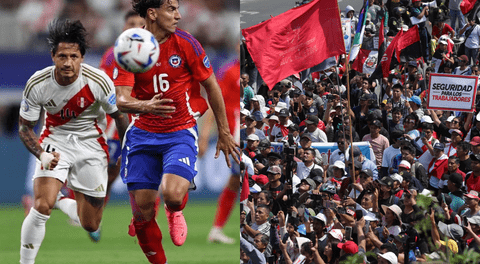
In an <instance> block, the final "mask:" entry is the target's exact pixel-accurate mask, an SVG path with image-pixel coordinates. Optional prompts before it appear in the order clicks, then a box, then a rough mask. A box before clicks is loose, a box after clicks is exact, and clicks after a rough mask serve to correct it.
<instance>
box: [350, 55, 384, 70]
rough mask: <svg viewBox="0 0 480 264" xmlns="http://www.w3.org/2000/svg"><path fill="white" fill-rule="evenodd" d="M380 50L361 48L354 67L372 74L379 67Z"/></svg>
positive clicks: (353, 64)
mask: <svg viewBox="0 0 480 264" xmlns="http://www.w3.org/2000/svg"><path fill="white" fill-rule="evenodd" d="M377 60H378V51H376V50H365V49H360V52H359V53H358V56H357V58H356V59H355V61H354V62H353V63H352V69H354V70H356V71H358V72H361V73H368V74H372V73H373V72H374V71H375V68H376V67H377Z"/></svg>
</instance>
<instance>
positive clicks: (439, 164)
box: [427, 154, 448, 179]
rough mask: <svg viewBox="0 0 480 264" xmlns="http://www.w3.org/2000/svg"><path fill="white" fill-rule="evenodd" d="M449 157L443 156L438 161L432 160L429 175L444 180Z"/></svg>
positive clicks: (429, 165)
mask: <svg viewBox="0 0 480 264" xmlns="http://www.w3.org/2000/svg"><path fill="white" fill-rule="evenodd" d="M447 165H448V157H447V155H445V154H443V155H442V156H441V157H440V158H438V159H432V161H430V164H428V172H427V173H428V175H429V176H434V177H437V178H438V179H442V176H443V173H444V172H445V171H447V170H448V167H447Z"/></svg>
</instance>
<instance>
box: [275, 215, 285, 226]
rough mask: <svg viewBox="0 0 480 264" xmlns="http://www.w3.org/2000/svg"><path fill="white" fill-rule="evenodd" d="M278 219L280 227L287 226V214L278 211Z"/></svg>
mask: <svg viewBox="0 0 480 264" xmlns="http://www.w3.org/2000/svg"><path fill="white" fill-rule="evenodd" d="M277 218H278V224H279V226H285V213H284V212H283V211H278V213H277Z"/></svg>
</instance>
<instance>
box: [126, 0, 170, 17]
mask: <svg viewBox="0 0 480 264" xmlns="http://www.w3.org/2000/svg"><path fill="white" fill-rule="evenodd" d="M167 1H169V0H167ZM164 3H165V0H133V1H132V7H133V10H135V12H137V13H138V14H139V15H140V16H141V17H143V18H146V17H147V10H148V9H149V8H159V7H161V6H162V5H163V4H164Z"/></svg>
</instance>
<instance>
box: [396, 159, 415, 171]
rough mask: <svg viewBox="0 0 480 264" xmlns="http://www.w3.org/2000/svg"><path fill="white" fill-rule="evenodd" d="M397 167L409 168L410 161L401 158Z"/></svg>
mask: <svg viewBox="0 0 480 264" xmlns="http://www.w3.org/2000/svg"><path fill="white" fill-rule="evenodd" d="M398 167H404V168H407V169H411V168H412V165H411V164H410V162H408V161H406V160H402V161H401V162H400V164H399V165H398Z"/></svg>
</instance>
